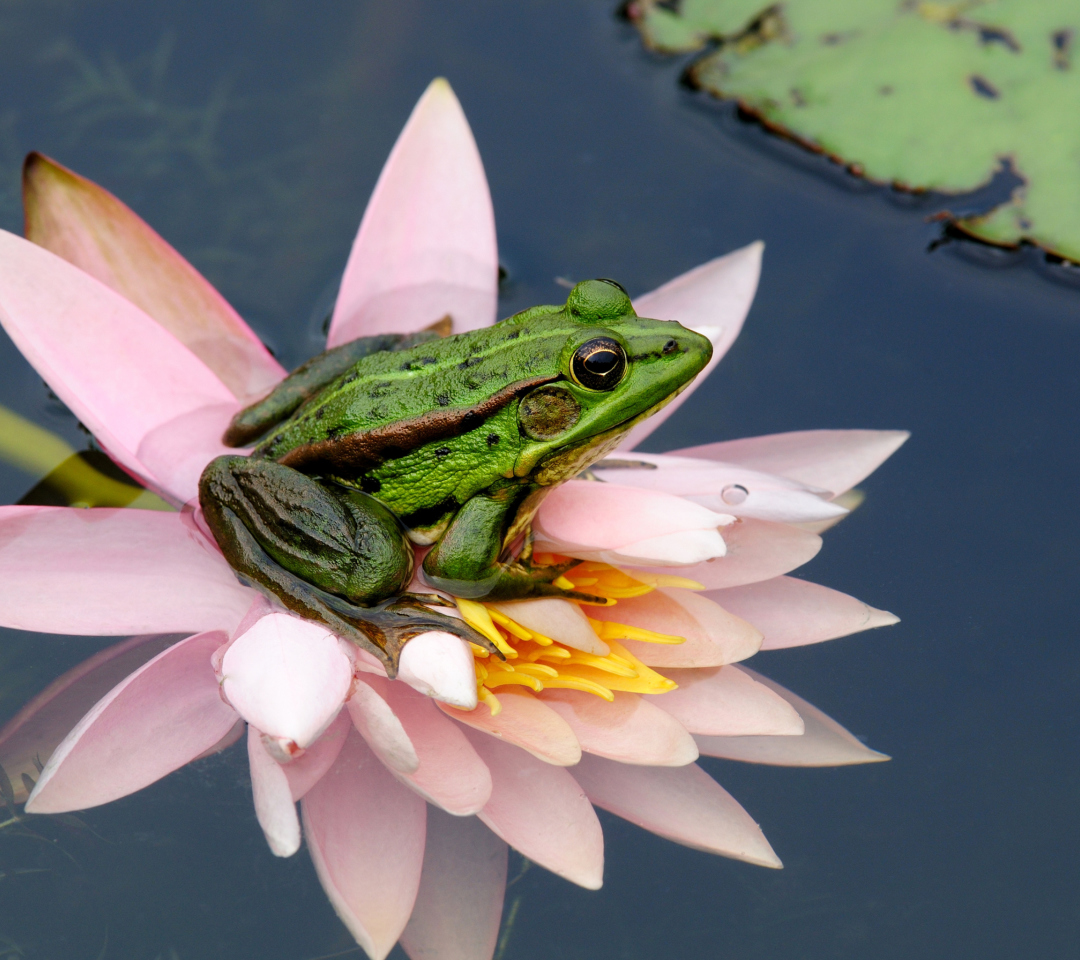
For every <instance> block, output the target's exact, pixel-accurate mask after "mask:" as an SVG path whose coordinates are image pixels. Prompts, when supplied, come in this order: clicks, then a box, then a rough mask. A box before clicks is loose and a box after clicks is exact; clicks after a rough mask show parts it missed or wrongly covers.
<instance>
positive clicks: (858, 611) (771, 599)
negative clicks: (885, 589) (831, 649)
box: [706, 577, 900, 650]
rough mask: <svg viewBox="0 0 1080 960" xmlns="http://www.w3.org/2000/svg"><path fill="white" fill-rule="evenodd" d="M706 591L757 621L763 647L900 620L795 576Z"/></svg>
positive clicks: (731, 610)
mask: <svg viewBox="0 0 1080 960" xmlns="http://www.w3.org/2000/svg"><path fill="white" fill-rule="evenodd" d="M706 596H708V597H709V598H710V599H712V600H715V601H716V602H717V603H718V604H720V606H722V607H723V608H724V609H725V610H727V611H728V612H729V613H733V614H735V616H737V617H742V618H743V619H744V620H748V621H750V623H752V624H753V625H754V626H755V627H757V628H758V629H759V630H760V631H761V632H762V633H763V634H764V635H765V639H764V640H763V641H762V644H761V649H762V650H779V649H781V648H783V647H801V646H804V645H806V644H808V643H821V641H823V640H833V639H835V638H836V637H846V636H848V635H849V634H852V633H858V632H859V631H861V630H873V629H875V628H876V627H888V626H891V625H892V624H894V623H899V622H900V618H899V617H897V616H896V615H894V614H892V613H889V612H888V611H886V610H877V609H875V608H874V607H871V606H869V605H867V604H865V603H863V602H862V601H861V600H856V599H855V598H854V597H849V596H848V595H847V594H845V593H840V592H839V591H838V590H830V589H829V588H828V587H823V586H821V585H820V584H817V583H810V582H809V581H808V580H798V579H796V578H795V577H774V578H773V579H772V580H762V581H760V582H759V583H750V584H746V585H745V586H742V587H732V588H730V589H728V590H714V591H710V592H709V593H708V594H706Z"/></svg>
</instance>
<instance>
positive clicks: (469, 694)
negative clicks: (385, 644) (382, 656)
mask: <svg viewBox="0 0 1080 960" xmlns="http://www.w3.org/2000/svg"><path fill="white" fill-rule="evenodd" d="M419 566H420V565H419V564H417V567H419ZM397 678H398V679H399V680H403V681H404V682H405V683H407V684H408V685H409V686H410V687H412V688H413V689H414V690H418V691H419V692H420V693H422V694H424V696H427V697H433V698H434V699H436V700H442V701H443V703H449V704H450V705H451V706H454V707H458V708H460V709H461V710H472V709H473V707H475V706H476V668H475V667H474V666H473V655H472V653H471V652H470V650H469V646H468V644H466V643H465V641H464V640H462V639H461V638H460V637H455V636H454V635H453V634H451V633H444V632H442V631H441V630H432V631H430V632H429V633H421V634H419V635H418V636H415V637H413V638H412V639H411V640H410V641H409V642H408V643H407V644H405V649H404V650H402V651H401V657H400V659H399V660H398V675H397Z"/></svg>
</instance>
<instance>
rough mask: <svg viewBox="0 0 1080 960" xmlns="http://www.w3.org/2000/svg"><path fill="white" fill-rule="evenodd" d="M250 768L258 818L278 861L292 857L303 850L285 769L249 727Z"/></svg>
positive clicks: (260, 735) (260, 736)
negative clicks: (278, 858) (279, 858)
mask: <svg viewBox="0 0 1080 960" xmlns="http://www.w3.org/2000/svg"><path fill="white" fill-rule="evenodd" d="M247 748H248V766H249V767H250V769H251V794H252V799H253V800H254V801H255V816H256V817H257V818H258V821H259V826H260V827H262V831H263V835H264V836H265V837H266V842H267V844H269V846H270V850H271V852H272V853H273V854H274V856H275V857H291V856H292V855H293V854H294V853H296V851H297V850H299V849H300V819H299V817H297V815H296V803H295V802H294V801H293V798H292V792H291V791H290V789H289V780H288V778H287V777H286V776H285V769H284V767H282V765H281V764H280V763H278V762H277V761H276V760H275V759H274V758H273V757H271V756H270V754H269V753H267V751H266V747H265V746H263V738H262V734H261V733H260V732H259V731H258V730H257V729H256V728H255V727H254V726H252V725H251V724H248V738H247Z"/></svg>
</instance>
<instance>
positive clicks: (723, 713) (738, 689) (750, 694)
mask: <svg viewBox="0 0 1080 960" xmlns="http://www.w3.org/2000/svg"><path fill="white" fill-rule="evenodd" d="M665 676H667V677H668V678H669V679H671V680H674V681H675V682H676V683H677V684H678V685H679V686H678V689H676V690H672V691H671V692H670V693H665V694H661V695H654V696H652V697H650V699H651V700H652V701H653V702H654V703H655V704H656V705H657V706H658V707H659V708H660V709H661V710H664V711H666V712H667V713H670V714H671V715H672V716H673V717H674V718H675V719H676V720H678V721H679V723H681V724H682V725H683V726H684V727H685V728H686V729H687V730H689V731H690V732H691V733H700V734H707V735H710V736H726V737H740V736H747V735H751V734H753V735H758V734H761V735H769V736H788V737H791V736H795V737H797V736H801V735H802V732H803V722H802V718H801V717H800V716H799V714H798V713H797V712H796V711H795V710H794V709H793V708H792V706H791V705H790V704H789V703H788V702H787V701H786V700H785V699H784V698H783V697H781V696H780V695H779V694H776V693H773V692H772V690H770V689H769V688H768V687H766V686H765V685H764V684H762V683H758V682H757V681H756V680H755V679H754V678H753V677H751V676H750V675H749V674H748V673H746V672H745V671H743V670H741V669H739V667H736V666H734V665H729V666H726V667H710V668H707V669H703V670H669V671H667V673H666V674H665Z"/></svg>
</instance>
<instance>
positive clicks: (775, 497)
mask: <svg viewBox="0 0 1080 960" xmlns="http://www.w3.org/2000/svg"><path fill="white" fill-rule="evenodd" d="M607 462H608V463H610V464H611V465H612V466H611V467H609V468H605V461H603V460H601V461H600V463H598V464H597V465H595V466H594V467H593V468H592V469H593V471H594V472H595V474H596V476H598V477H599V478H600V479H601V480H603V481H604V482H606V483H613V484H616V485H618V486H630V487H637V488H639V489H642V490H659V491H661V492H663V493H670V494H673V495H674V496H679V497H685V498H686V499H688V500H690V501H691V502H692V503H696V504H699V505H700V506H703V507H706V508H708V509H709V510H713V511H716V512H718V513H729V514H732V515H733V516H736V517H757V518H758V519H760V520H775V521H778V522H781V523H809V522H815V521H821V520H834V519H836V518H838V517H843V516H844V515H845V514H846V513H847V510H845V509H844V508H843V507H842V506H840V505H839V504H836V503H832V502H830V501H829V500H828V499H826V497H828V496H829V495H830V494H829V493H828V491H824V490H817V489H816V488H811V487H807V486H806V485H805V484H802V483H799V482H798V481H796V480H789V479H788V478H786V477H777V476H774V475H773V474H771V473H761V472H760V471H758V470H749V469H747V468H746V467H742V466H738V465H737V464H731V463H720V462H716V461H713V460H704V459H701V458H695V457H676V456H672V455H670V454H649V453H636V452H635V453H634V455H633V457H632V458H619V459H613V460H611V461H607Z"/></svg>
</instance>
